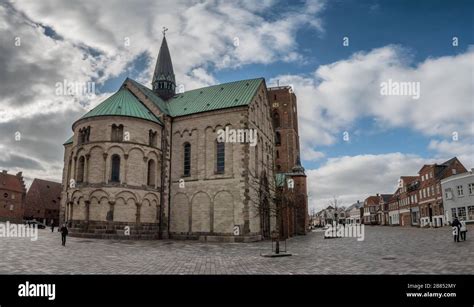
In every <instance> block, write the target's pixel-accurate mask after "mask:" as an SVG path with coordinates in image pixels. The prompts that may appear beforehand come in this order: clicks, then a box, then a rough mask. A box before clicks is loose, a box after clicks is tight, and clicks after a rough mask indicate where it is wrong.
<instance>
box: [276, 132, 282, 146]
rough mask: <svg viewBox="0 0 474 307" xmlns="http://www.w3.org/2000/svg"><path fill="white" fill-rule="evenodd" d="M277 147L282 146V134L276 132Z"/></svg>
mask: <svg viewBox="0 0 474 307" xmlns="http://www.w3.org/2000/svg"><path fill="white" fill-rule="evenodd" d="M275 145H277V146H279V145H281V134H280V132H278V131H277V132H275Z"/></svg>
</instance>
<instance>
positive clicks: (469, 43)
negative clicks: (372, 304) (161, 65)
mask: <svg viewBox="0 0 474 307" xmlns="http://www.w3.org/2000/svg"><path fill="white" fill-rule="evenodd" d="M472 12H474V2H472V1H467V0H466V1H462V0H458V1H447V0H446V1H436V0H419V1H408V0H407V1H404V0H385V1H375V0H358V1H355V0H334V1H324V0H315V1H310V0H308V1H283V0H282V1H278V0H263V1H251V0H239V1H211V0H207V1H171V0H170V1H154V0H142V1H133V3H132V2H130V1H113V0H102V1H92V0H89V1H53V0H43V1H33V0H23V1H19V0H17V1H4V0H0V169H6V170H9V172H10V173H16V172H18V171H23V175H24V176H25V179H26V181H27V183H28V184H29V183H30V182H31V181H32V179H33V178H42V179H47V180H53V181H60V180H61V176H62V169H63V158H64V157H63V155H64V149H63V146H62V144H63V143H64V141H65V140H67V139H68V138H69V137H70V136H71V135H72V130H71V125H72V123H73V122H74V121H75V120H76V119H78V118H79V117H80V116H82V115H83V114H84V113H86V112H87V111H88V110H90V109H91V108H93V107H94V106H95V105H97V104H98V103H100V102H101V101H103V100H104V99H105V98H107V97H108V96H110V95H111V94H112V93H114V92H115V91H116V90H117V89H118V88H119V86H120V85H121V84H122V82H123V81H124V80H125V78H126V77H130V78H132V79H135V80H137V81H139V82H141V83H142V84H145V85H147V86H149V87H151V86H150V81H151V76H152V72H153V69H154V64H155V61H156V57H157V55H158V50H159V46H160V43H161V39H162V32H161V31H162V28H163V27H164V26H166V27H167V28H168V31H167V32H166V35H167V40H168V45H169V48H170V52H171V56H172V60H173V65H174V69H175V74H176V79H177V83H178V85H182V86H183V87H184V89H185V90H190V89H195V88H199V87H203V86H208V85H213V84H218V83H224V82H229V81H234V80H241V79H248V78H256V77H264V78H265V79H266V83H267V85H268V86H275V85H276V84H277V82H278V83H279V84H280V85H291V86H292V87H293V89H294V91H295V94H296V95H297V99H298V112H299V129H300V142H301V150H302V153H301V154H302V160H303V161H302V162H303V165H304V167H305V169H306V174H307V176H308V177H307V180H308V192H309V196H310V200H309V206H310V208H314V209H321V208H323V207H325V206H327V205H328V203H329V201H330V200H331V199H332V198H334V197H337V198H338V200H339V202H340V203H342V205H346V206H349V205H350V204H352V203H354V202H356V201H357V200H361V201H362V200H364V199H365V198H366V197H368V196H369V195H375V194H376V193H393V192H394V190H395V187H396V185H397V181H398V178H399V177H400V176H402V175H416V174H417V172H418V171H419V169H420V168H421V167H422V166H423V165H424V164H430V163H442V162H444V161H446V160H448V159H450V158H452V157H453V156H457V157H458V158H459V159H460V161H461V162H462V163H463V164H464V165H465V167H466V168H467V169H470V168H472V167H474V155H473V152H474V123H473V119H474V102H473V97H474V20H473V19H474V17H473V15H474V14H473V13H472ZM64 80H67V81H68V82H93V83H94V84H95V85H96V87H95V93H94V94H93V95H61V94H58V92H57V91H56V88H57V84H58V82H59V83H61V82H63V81H64ZM388 80H391V81H395V82H410V84H411V83H413V84H418V85H419V89H420V91H419V97H418V99H414V97H413V96H414V95H398V96H397V95H382V94H381V85H382V84H384V83H385V84H386V82H388ZM16 132H20V139H19V140H18V138H15V133H16Z"/></svg>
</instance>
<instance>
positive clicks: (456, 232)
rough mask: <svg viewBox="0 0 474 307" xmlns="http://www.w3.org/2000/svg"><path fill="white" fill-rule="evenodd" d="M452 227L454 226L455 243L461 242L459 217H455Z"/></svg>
mask: <svg viewBox="0 0 474 307" xmlns="http://www.w3.org/2000/svg"><path fill="white" fill-rule="evenodd" d="M451 226H453V236H454V242H459V233H460V232H461V223H460V222H459V220H458V217H457V216H455V217H454V220H453V222H452V223H451Z"/></svg>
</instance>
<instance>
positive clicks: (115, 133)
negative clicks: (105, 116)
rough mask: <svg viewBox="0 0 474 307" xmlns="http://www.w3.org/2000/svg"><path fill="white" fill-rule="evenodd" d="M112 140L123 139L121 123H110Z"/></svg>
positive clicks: (120, 140)
mask: <svg viewBox="0 0 474 307" xmlns="http://www.w3.org/2000/svg"><path fill="white" fill-rule="evenodd" d="M111 139H112V142H122V141H123V125H116V124H113V125H112V138H111Z"/></svg>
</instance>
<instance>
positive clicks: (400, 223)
mask: <svg viewBox="0 0 474 307" xmlns="http://www.w3.org/2000/svg"><path fill="white" fill-rule="evenodd" d="M397 207H398V226H402V222H401V219H400V195H397Z"/></svg>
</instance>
